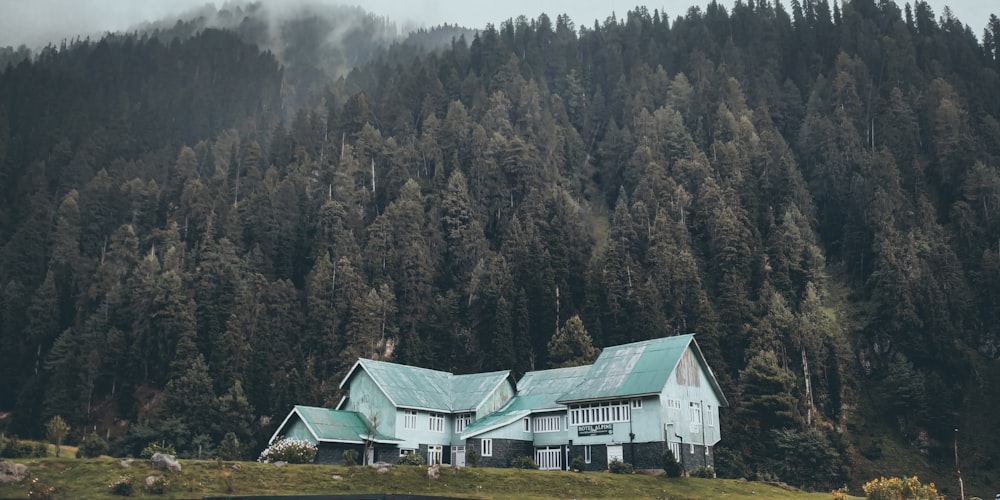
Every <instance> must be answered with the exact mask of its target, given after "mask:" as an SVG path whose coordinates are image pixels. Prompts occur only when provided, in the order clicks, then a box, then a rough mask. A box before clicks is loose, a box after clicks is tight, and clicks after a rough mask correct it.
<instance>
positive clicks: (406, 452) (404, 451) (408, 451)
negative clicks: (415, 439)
mask: <svg viewBox="0 0 1000 500" xmlns="http://www.w3.org/2000/svg"><path fill="white" fill-rule="evenodd" d="M416 452H417V450H411V449H409V448H400V449H399V456H401V457H405V456H407V455H409V454H411V453H416Z"/></svg>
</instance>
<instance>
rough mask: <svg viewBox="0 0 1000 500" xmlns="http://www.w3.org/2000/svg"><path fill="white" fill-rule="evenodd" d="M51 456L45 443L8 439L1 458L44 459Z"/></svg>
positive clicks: (0, 454) (0, 453)
mask: <svg viewBox="0 0 1000 500" xmlns="http://www.w3.org/2000/svg"><path fill="white" fill-rule="evenodd" d="M47 456H49V447H48V446H47V445H46V444H45V443H36V442H34V441H22V440H20V439H8V440H7V441H6V442H4V445H3V450H2V451H0V457H3V458H43V457H47Z"/></svg>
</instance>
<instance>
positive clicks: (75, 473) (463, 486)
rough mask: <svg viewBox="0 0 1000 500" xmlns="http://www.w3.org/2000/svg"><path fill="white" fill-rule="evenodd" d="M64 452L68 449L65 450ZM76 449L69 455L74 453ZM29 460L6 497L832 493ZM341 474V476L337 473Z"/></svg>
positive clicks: (676, 482)
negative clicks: (161, 488)
mask: <svg viewBox="0 0 1000 500" xmlns="http://www.w3.org/2000/svg"><path fill="white" fill-rule="evenodd" d="M64 451H65V450H64ZM71 456H72V455H70V457H71ZM12 461H13V462H19V463H22V464H25V465H26V466H28V468H29V469H30V470H31V475H30V476H29V478H28V479H26V480H24V481H22V482H21V483H17V484H12V485H5V486H0V498H25V497H27V496H28V483H29V482H30V479H31V478H38V479H39V481H40V482H41V483H43V484H45V485H48V486H55V487H56V493H55V498H118V497H116V496H114V495H112V494H111V491H110V489H109V488H108V484H109V483H111V482H112V481H114V480H116V479H117V478H118V477H119V476H121V475H122V474H132V475H133V476H134V477H135V484H136V487H135V492H134V493H133V495H132V496H133V497H138V498H201V497H204V496H230V495H232V496H238V495H319V494H327V495H331V494H334V495H335V494H361V493H396V494H407V493H408V494H417V495H440V496H455V497H467V498H497V499H541V498H670V499H701V498H774V499H783V498H788V499H829V498H831V496H830V494H829V493H805V492H801V491H797V490H792V489H783V488H779V487H776V486H771V485H767V484H762V483H752V482H746V481H734V480H728V479H696V478H679V479H666V478H663V477H652V476H645V475H640V474H637V475H616V474H609V473H606V472H590V473H583V474H579V473H572V472H558V471H557V472H551V471H534V470H516V469H487V468H466V469H462V470H461V471H456V470H453V469H450V468H443V469H442V470H441V478H440V479H438V480H430V479H428V478H427V473H426V467H410V466H393V467H390V469H389V472H388V473H386V474H378V473H376V471H375V470H374V469H373V468H371V467H337V466H328V465H286V466H282V467H277V466H274V465H266V464H259V463H255V462H216V461H211V460H182V461H181V464H182V466H183V470H182V471H181V472H177V473H166V476H167V477H168V478H169V481H170V482H169V484H168V486H167V488H166V492H165V493H164V494H162V495H155V494H151V493H148V492H146V491H145V489H144V488H143V485H144V484H145V483H144V479H145V477H146V476H148V475H151V474H157V473H159V471H155V470H154V469H153V468H152V467H151V466H150V464H149V461H148V460H136V461H135V463H134V464H133V465H132V467H130V468H127V469H126V468H123V467H122V466H121V465H119V460H118V459H110V458H96V459H75V458H67V457H66V456H65V455H64V457H63V458H58V459H57V458H54V457H49V458H36V459H23V460H12ZM335 475H337V476H341V477H342V478H343V479H340V480H335V479H334V476H335Z"/></svg>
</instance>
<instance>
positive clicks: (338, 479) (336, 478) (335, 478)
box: [333, 474, 344, 481]
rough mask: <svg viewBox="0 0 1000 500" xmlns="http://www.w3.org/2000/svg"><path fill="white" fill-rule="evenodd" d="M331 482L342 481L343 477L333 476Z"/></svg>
mask: <svg viewBox="0 0 1000 500" xmlns="http://www.w3.org/2000/svg"><path fill="white" fill-rule="evenodd" d="M333 480H334V481H343V480H344V476H340V475H337V474H334V475H333Z"/></svg>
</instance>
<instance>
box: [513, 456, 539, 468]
mask: <svg viewBox="0 0 1000 500" xmlns="http://www.w3.org/2000/svg"><path fill="white" fill-rule="evenodd" d="M510 466H511V467H513V468H515V469H537V468H538V464H537V463H535V459H534V458H531V457H529V456H527V455H522V456H520V457H514V458H513V459H512V460H511V461H510Z"/></svg>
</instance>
